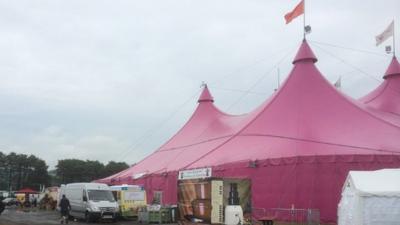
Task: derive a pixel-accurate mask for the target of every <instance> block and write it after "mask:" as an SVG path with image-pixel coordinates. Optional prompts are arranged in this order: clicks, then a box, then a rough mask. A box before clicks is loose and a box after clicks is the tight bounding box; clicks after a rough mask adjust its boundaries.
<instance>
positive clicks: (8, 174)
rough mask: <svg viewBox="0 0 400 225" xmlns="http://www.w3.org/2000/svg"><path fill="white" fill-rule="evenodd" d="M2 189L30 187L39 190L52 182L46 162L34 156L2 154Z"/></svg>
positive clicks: (0, 161) (0, 165) (0, 163)
mask: <svg viewBox="0 0 400 225" xmlns="http://www.w3.org/2000/svg"><path fill="white" fill-rule="evenodd" d="M0 181H1V182H0V188H1V189H11V190H16V189H20V188H23V187H30V188H33V189H36V190H38V189H39V188H40V186H41V185H48V184H49V182H50V178H49V175H48V173H47V165H46V162H45V161H43V160H42V159H39V158H37V157H36V156H34V155H30V156H28V155H25V154H16V153H14V152H11V153H9V154H8V155H5V154H4V153H1V154H0Z"/></svg>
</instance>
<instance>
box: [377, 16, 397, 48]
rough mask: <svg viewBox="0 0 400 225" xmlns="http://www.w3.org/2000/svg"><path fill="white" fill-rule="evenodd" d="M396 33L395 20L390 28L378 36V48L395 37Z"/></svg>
mask: <svg viewBox="0 0 400 225" xmlns="http://www.w3.org/2000/svg"><path fill="white" fill-rule="evenodd" d="M393 31H394V20H393V21H392V22H391V23H390V24H389V26H388V27H387V28H386V29H385V30H384V31H383V32H382V33H381V34H380V35H378V36H376V37H375V39H376V46H378V45H380V44H382V42H384V41H386V40H387V39H388V38H390V37H392V36H393V33H394V32H393Z"/></svg>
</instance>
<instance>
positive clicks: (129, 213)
mask: <svg viewBox="0 0 400 225" xmlns="http://www.w3.org/2000/svg"><path fill="white" fill-rule="evenodd" d="M110 188H111V191H112V192H113V195H114V197H115V199H116V200H117V201H118V204H119V208H120V213H121V216H122V217H124V218H134V217H137V216H138V209H139V208H142V207H146V205H147V201H146V191H145V190H144V188H143V187H142V186H139V185H116V186H110Z"/></svg>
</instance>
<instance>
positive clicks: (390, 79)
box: [360, 57, 400, 120]
mask: <svg viewBox="0 0 400 225" xmlns="http://www.w3.org/2000/svg"><path fill="white" fill-rule="evenodd" d="M383 78H384V81H383V83H382V84H381V85H380V86H378V87H377V88H376V89H375V90H373V91H372V92H371V93H369V94H368V95H366V96H365V97H363V98H361V99H360V101H361V102H363V103H365V104H366V105H368V106H370V107H372V108H375V109H379V110H382V111H384V112H388V113H392V114H395V115H397V116H398V117H397V118H398V119H399V120H400V104H399V102H400V64H399V61H397V58H396V57H393V59H392V61H391V63H390V65H389V67H388V69H387V70H386V73H385V75H384V76H383Z"/></svg>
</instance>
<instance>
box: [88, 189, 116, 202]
mask: <svg viewBox="0 0 400 225" xmlns="http://www.w3.org/2000/svg"><path fill="white" fill-rule="evenodd" d="M87 192H88V195H89V200H92V201H110V202H114V201H115V199H114V196H113V195H112V193H111V191H107V190H87Z"/></svg>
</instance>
